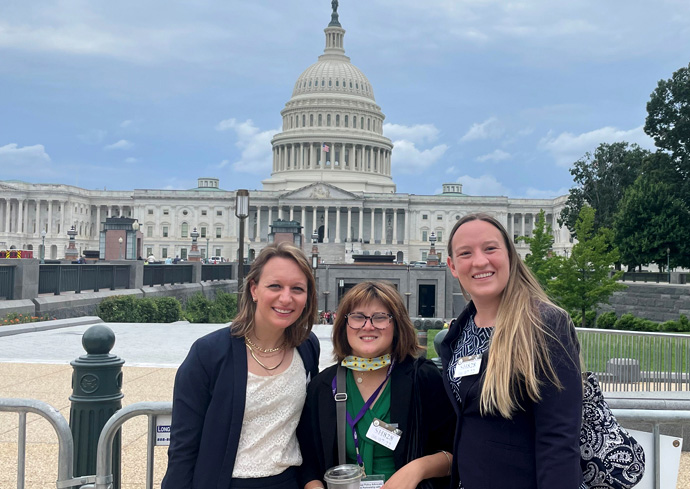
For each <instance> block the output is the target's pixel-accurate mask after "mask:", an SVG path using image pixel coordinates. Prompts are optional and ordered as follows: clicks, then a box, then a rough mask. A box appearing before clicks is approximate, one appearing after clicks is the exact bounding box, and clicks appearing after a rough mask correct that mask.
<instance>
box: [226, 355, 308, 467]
mask: <svg viewBox="0 0 690 489" xmlns="http://www.w3.org/2000/svg"><path fill="white" fill-rule="evenodd" d="M247 375H248V376H247V400H246V402H245V406H244V420H243V421H242V432H241V433H240V444H239V446H238V448H237V457H236V459H235V467H234V469H233V471H232V476H233V477H236V478H256V477H268V476H271V475H278V474H280V473H282V472H283V471H284V470H285V469H287V468H288V467H290V466H293V465H300V464H301V463H302V454H301V453H300V450H299V444H298V443H297V435H296V433H295V430H296V429H297V423H298V422H299V418H300V414H301V413H302V407H304V400H305V398H306V396H307V383H306V371H305V370H304V363H302V358H301V357H300V356H299V353H298V352H297V350H294V351H293V354H292V362H291V363H290V366H289V367H288V368H287V369H286V370H285V371H284V372H281V373H279V374H278V375H273V376H261V375H256V374H253V373H251V372H249V373H248V374H247Z"/></svg>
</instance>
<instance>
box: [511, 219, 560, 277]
mask: <svg viewBox="0 0 690 489" xmlns="http://www.w3.org/2000/svg"><path fill="white" fill-rule="evenodd" d="M518 239H519V240H520V241H524V242H525V243H527V244H528V245H529V255H527V257H526V258H525V264H526V265H527V266H528V267H529V268H530V270H532V273H533V274H534V275H535V276H536V277H537V279H538V280H539V283H540V284H541V286H542V287H543V288H544V290H546V289H547V284H548V282H549V280H551V279H552V278H553V276H554V273H555V270H556V262H557V261H558V260H557V259H556V257H555V256H553V255H552V247H553V242H554V237H553V229H552V228H551V225H547V224H546V213H545V212H544V209H541V210H540V211H539V214H537V219H536V220H535V222H534V229H533V230H532V236H531V237H530V236H520V237H519V238H518Z"/></svg>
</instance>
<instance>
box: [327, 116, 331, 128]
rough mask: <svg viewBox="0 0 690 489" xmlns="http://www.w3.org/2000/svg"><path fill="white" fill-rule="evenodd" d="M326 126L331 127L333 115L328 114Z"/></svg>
mask: <svg viewBox="0 0 690 489" xmlns="http://www.w3.org/2000/svg"><path fill="white" fill-rule="evenodd" d="M326 125H327V126H329V127H330V125H331V114H326Z"/></svg>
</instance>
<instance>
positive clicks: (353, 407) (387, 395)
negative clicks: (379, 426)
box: [345, 369, 395, 480]
mask: <svg viewBox="0 0 690 489" xmlns="http://www.w3.org/2000/svg"><path fill="white" fill-rule="evenodd" d="M364 402H365V399H363V398H362V394H361V393H360V392H359V389H358V388H357V383H356V382H355V378H354V376H353V375H352V370H350V369H348V370H347V412H348V413H350V416H352V417H353V418H354V417H355V416H356V415H357V414H358V413H359V410H360V409H362V406H364ZM374 418H378V419H380V420H381V421H385V422H386V423H390V422H391V383H390V382H388V383H387V384H386V385H385V386H384V388H383V391H382V392H381V395H380V396H379V398H378V400H377V401H376V403H375V404H374V405H373V406H371V407H370V408H369V409H368V410H367V412H366V413H364V416H362V419H360V420H359V422H358V423H357V425H356V427H355V429H356V430H357V437H358V439H359V453H360V454H361V455H362V460H363V461H364V471H365V472H366V474H367V475H380V474H383V475H384V476H385V477H386V480H388V479H389V478H390V476H392V475H393V474H394V473H395V462H394V461H393V451H392V450H390V449H388V448H386V447H384V446H383V445H380V444H378V443H376V442H375V441H372V440H370V439H369V438H367V436H366V435H367V431H369V427H370V426H371V424H372V423H373V422H374ZM345 435H346V436H345V439H346V440H347V443H346V445H347V446H346V450H345V451H346V453H347V463H349V464H356V463H357V452H355V441H354V439H353V438H352V430H351V429H350V426H349V425H347V427H346V433H345Z"/></svg>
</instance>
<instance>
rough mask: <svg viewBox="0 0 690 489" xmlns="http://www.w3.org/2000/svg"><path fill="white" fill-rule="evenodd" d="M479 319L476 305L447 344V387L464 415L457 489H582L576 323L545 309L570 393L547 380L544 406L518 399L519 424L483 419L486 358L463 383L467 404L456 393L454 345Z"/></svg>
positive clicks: (458, 433) (457, 447) (551, 344)
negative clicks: (452, 380)
mask: <svg viewBox="0 0 690 489" xmlns="http://www.w3.org/2000/svg"><path fill="white" fill-rule="evenodd" d="M475 312H476V309H475V308H474V304H473V303H471V302H470V303H469V304H468V306H467V307H466V308H465V310H464V311H463V312H462V313H461V314H460V316H459V317H458V319H457V320H455V321H453V323H452V324H451V326H450V330H449V331H448V334H447V335H446V337H445V338H444V340H443V343H442V344H441V359H442V362H443V372H444V375H443V383H444V386H445V388H446V393H447V394H448V396H449V397H450V399H451V400H452V402H453V407H454V408H455V412H456V413H457V416H458V424H457V427H456V430H455V443H454V451H453V453H454V461H455V463H454V464H453V465H454V467H453V474H452V477H451V481H452V482H451V486H450V487H457V485H458V480H461V481H462V484H463V486H464V488H465V489H493V488H496V489H498V488H501V489H503V488H506V487H510V488H511V489H553V488H555V487H558V488H559V489H570V488H572V489H575V488H577V487H579V485H580V483H581V482H582V470H581V468H580V425H581V423H582V377H581V375H580V361H579V351H580V346H579V343H578V340H577V336H576V333H575V328H574V327H573V325H572V322H571V321H570V318H569V317H568V316H567V314H565V313H563V312H562V311H561V310H559V309H556V308H554V307H551V306H549V305H544V306H543V307H540V312H541V314H542V319H543V320H544V324H545V326H546V327H547V328H548V329H549V330H551V332H552V333H553V334H554V335H555V336H556V338H558V341H556V340H554V339H549V340H548V348H549V350H550V352H551V360H552V362H553V366H554V369H555V372H556V374H557V376H558V379H559V380H560V382H561V384H562V385H563V387H564V388H563V389H562V390H558V389H556V387H554V386H553V384H551V383H549V382H547V381H546V379H544V382H543V383H542V385H541V390H540V393H541V396H542V398H541V401H540V402H532V401H531V400H529V398H527V397H519V399H518V402H519V404H520V406H521V408H522V409H521V410H518V411H517V412H515V413H513V418H512V419H505V418H503V417H501V416H500V415H488V416H482V415H481V414H480V412H479V396H480V394H481V388H482V385H483V378H484V373H485V371H486V355H484V358H483V359H482V363H481V368H480V371H479V373H478V374H476V375H471V376H467V377H465V378H463V381H462V383H461V384H460V397H461V402H460V403H458V401H457V400H456V398H455V395H454V394H453V392H452V390H451V387H450V381H449V377H448V363H449V362H450V359H451V357H452V354H453V352H452V345H453V343H454V342H455V340H456V339H457V338H458V337H459V336H460V334H461V332H462V328H463V327H464V325H465V324H466V323H467V320H468V319H469V316H470V314H474V313H475ZM489 348H490V347H489ZM516 392H517V393H518V396H520V386H516Z"/></svg>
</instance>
